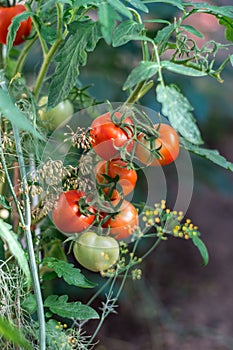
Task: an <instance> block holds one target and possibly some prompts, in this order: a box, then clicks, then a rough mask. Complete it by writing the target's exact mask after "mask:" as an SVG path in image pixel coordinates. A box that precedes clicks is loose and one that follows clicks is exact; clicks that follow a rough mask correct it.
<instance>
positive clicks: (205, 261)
mask: <svg viewBox="0 0 233 350" xmlns="http://www.w3.org/2000/svg"><path fill="white" fill-rule="evenodd" d="M192 241H193V244H194V245H195V246H196V247H197V249H198V250H199V252H200V254H201V256H202V259H203V266H206V265H207V264H208V262H209V253H208V250H207V248H206V245H205V243H204V242H203V241H202V240H201V239H200V238H199V237H193V238H192Z"/></svg>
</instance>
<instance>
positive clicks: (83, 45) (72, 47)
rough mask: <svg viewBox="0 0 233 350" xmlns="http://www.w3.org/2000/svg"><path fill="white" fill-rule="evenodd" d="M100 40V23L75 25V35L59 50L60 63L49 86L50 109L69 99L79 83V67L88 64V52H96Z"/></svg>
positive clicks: (58, 58)
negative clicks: (74, 87) (77, 82)
mask: <svg viewBox="0 0 233 350" xmlns="http://www.w3.org/2000/svg"><path fill="white" fill-rule="evenodd" d="M71 28H72V27H71ZM73 30H74V27H73ZM100 38H101V34H100V29H99V24H98V23H94V22H92V21H86V22H80V23H77V24H75V32H74V34H72V35H71V36H70V37H69V38H68V40H67V41H66V42H65V44H64V45H63V46H62V47H61V48H60V49H59V51H58V55H57V57H56V60H57V62H58V63H57V66H56V70H55V72H54V74H53V76H52V78H51V84H50V86H49V95H48V108H53V107H55V106H56V105H58V103H59V102H61V101H63V100H64V99H65V98H67V96H68V95H69V92H70V91H71V89H72V88H73V86H74V85H75V83H76V81H77V78H78V74H79V66H82V65H83V66H84V65H85V64H86V61H87V52H91V51H93V50H94V48H95V46H96V44H97V42H98V41H99V39H100Z"/></svg>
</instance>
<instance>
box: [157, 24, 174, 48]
mask: <svg viewBox="0 0 233 350" xmlns="http://www.w3.org/2000/svg"><path fill="white" fill-rule="evenodd" d="M174 30H175V24H174V23H172V24H169V25H168V26H166V27H164V28H163V29H161V30H159V31H158V32H157V34H156V37H155V39H154V41H155V43H156V44H157V45H158V46H160V45H161V44H163V45H162V47H164V46H165V45H167V42H168V39H169V38H170V36H171V35H172V33H173V32H174ZM161 49H162V48H161Z"/></svg>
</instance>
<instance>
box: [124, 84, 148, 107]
mask: <svg viewBox="0 0 233 350" xmlns="http://www.w3.org/2000/svg"><path fill="white" fill-rule="evenodd" d="M145 82H146V80H143V81H142V82H141V83H139V84H138V85H136V87H135V89H134V90H133V91H132V93H131V94H130V95H129V97H128V98H127V100H126V102H125V104H129V103H135V102H136V101H137V100H138V96H139V94H140V91H141V89H142V88H143V86H144V84H145Z"/></svg>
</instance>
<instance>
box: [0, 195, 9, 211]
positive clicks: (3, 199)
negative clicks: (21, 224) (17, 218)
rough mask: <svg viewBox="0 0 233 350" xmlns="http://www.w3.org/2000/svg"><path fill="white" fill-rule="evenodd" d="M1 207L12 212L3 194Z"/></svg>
mask: <svg viewBox="0 0 233 350" xmlns="http://www.w3.org/2000/svg"><path fill="white" fill-rule="evenodd" d="M0 205H2V206H3V208H6V209H9V210H11V207H10V206H9V203H8V201H7V199H6V198H5V197H4V196H3V195H2V194H0Z"/></svg>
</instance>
